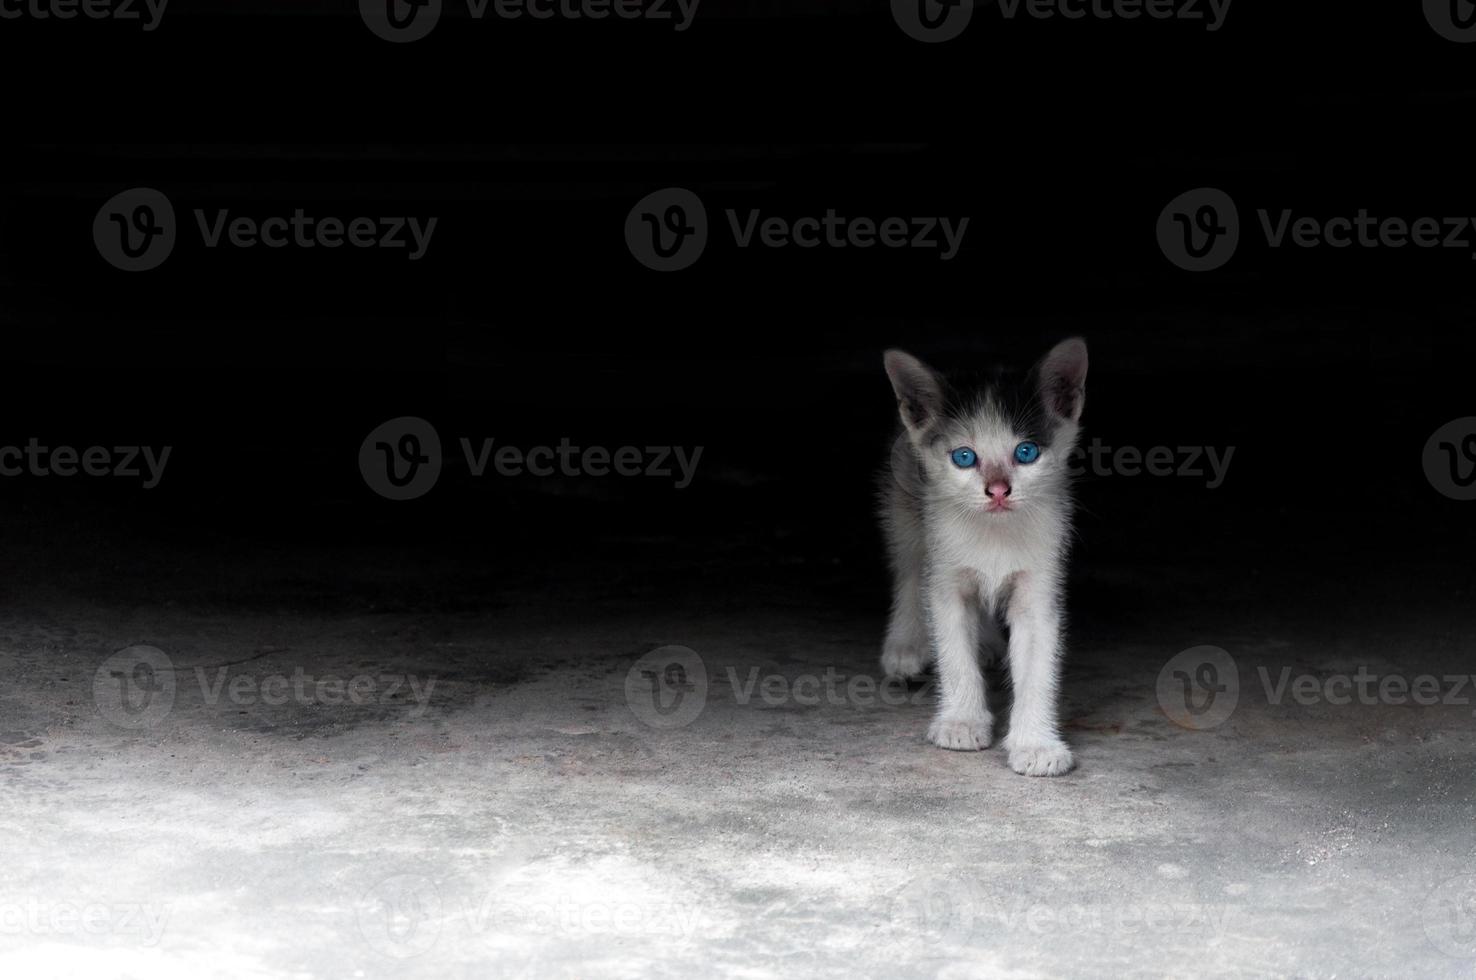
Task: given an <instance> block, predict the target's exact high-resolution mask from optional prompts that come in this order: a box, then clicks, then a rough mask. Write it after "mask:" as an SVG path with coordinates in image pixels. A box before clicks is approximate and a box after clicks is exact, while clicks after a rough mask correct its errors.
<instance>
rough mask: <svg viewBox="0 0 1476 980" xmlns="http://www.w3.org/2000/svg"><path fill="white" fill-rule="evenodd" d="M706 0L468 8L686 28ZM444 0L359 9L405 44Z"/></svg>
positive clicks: (370, 3)
mask: <svg viewBox="0 0 1476 980" xmlns="http://www.w3.org/2000/svg"><path fill="white" fill-rule="evenodd" d="M700 3H701V0H466V12H467V16H469V17H470V18H471V19H472V20H475V21H481V20H483V19H485V18H486V17H487V15H488V14H489V13H490V14H491V15H492V17H495V18H497V19H498V20H568V21H581V20H609V19H612V18H613V19H615V20H642V21H649V22H652V23H658V24H659V23H670V24H671V25H672V29H673V30H675V31H677V32H681V31H685V30H686V29H687V28H689V27H691V26H692V18H694V17H696V16H697V7H698V5H699V4H700ZM441 11H442V0H359V15H360V16H361V17H363V18H364V25H365V26H366V27H368V28H369V30H371V31H373V32H374V36H375V37H379V38H383V39H384V40H386V41H393V42H395V43H397V44H403V43H405V42H407V41H419V40H420V39H421V38H423V37H425V36H426V35H428V34H429V33H430V32H431V31H432V30H433V29H434V28H435V26H436V24H437V23H439V22H440V19H441Z"/></svg>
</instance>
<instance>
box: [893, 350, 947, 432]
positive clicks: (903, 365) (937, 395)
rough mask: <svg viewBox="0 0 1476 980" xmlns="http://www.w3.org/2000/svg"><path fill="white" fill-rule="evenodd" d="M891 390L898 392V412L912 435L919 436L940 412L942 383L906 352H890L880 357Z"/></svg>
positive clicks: (935, 373) (934, 373)
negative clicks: (889, 381) (884, 366)
mask: <svg viewBox="0 0 1476 980" xmlns="http://www.w3.org/2000/svg"><path fill="white" fill-rule="evenodd" d="M882 363H883V364H885V365H886V368H887V377H888V378H891V379H892V390H893V391H894V392H896V393H897V412H898V414H899V415H901V416H902V424H903V425H905V426H906V427H907V431H908V432H910V433H912V434H913V435H914V436H917V435H921V434H922V433H923V432H924V431H926V430H927V428H928V426H930V425H932V424H933V422H934V421H935V420H936V419H937V418H938V416H939V415H941V414H942V412H943V381H942V379H941V378H939V377H938V373H937V372H936V371H934V370H933V369H932V368H930V367H928V366H927V365H926V364H924V363H923V362H922V361H919V360H918V359H917V358H915V357H913V356H912V355H911V354H909V353H907V352H906V351H901V350H889V351H887V352H886V353H885V354H883V355H882Z"/></svg>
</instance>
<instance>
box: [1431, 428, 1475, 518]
mask: <svg viewBox="0 0 1476 980" xmlns="http://www.w3.org/2000/svg"><path fill="white" fill-rule="evenodd" d="M1423 462H1424V464H1425V479H1427V480H1429V481H1430V486H1432V487H1434V488H1435V489H1436V490H1439V491H1440V492H1441V493H1443V494H1445V495H1446V496H1447V497H1449V498H1451V499H1452V500H1476V416H1467V417H1466V418H1463V419H1455V420H1453V421H1451V422H1447V423H1445V424H1444V425H1442V426H1441V427H1440V428H1438V429H1436V430H1435V432H1434V434H1433V435H1431V436H1430V438H1429V439H1428V440H1426V442H1425V452H1424V457H1423Z"/></svg>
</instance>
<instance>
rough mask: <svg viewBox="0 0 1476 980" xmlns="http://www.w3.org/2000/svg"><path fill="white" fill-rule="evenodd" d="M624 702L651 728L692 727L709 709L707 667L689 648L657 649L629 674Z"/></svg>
mask: <svg viewBox="0 0 1476 980" xmlns="http://www.w3.org/2000/svg"><path fill="white" fill-rule="evenodd" d="M625 701H626V703H627V704H629V705H630V710H631V711H633V712H635V716H636V717H637V718H639V719H640V720H641V721H642V722H644V723H645V724H647V725H650V726H651V727H652V728H681V727H682V726H683V725H690V724H691V723H692V722H694V721H696V720H697V716H698V715H700V714H702V709H703V708H704V707H706V706H707V665H706V664H705V663H703V662H702V658H701V657H699V656H698V655H697V651H695V650H692V649H689V648H688V647H677V646H666V647H657V648H656V649H655V650H652V651H651V652H650V653H648V654H646V655H645V656H643V657H641V658H640V659H639V660H637V661H636V662H635V663H634V664H633V665H631V668H630V670H629V671H628V672H627V673H626V675H625Z"/></svg>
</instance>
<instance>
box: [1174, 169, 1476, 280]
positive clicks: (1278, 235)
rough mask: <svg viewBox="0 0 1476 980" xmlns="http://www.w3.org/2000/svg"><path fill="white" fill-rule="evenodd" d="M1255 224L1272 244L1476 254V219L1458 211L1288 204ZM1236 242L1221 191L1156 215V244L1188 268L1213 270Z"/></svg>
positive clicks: (1235, 219) (1189, 197)
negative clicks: (1309, 210) (1396, 213)
mask: <svg viewBox="0 0 1476 980" xmlns="http://www.w3.org/2000/svg"><path fill="white" fill-rule="evenodd" d="M1256 218H1257V224H1258V225H1259V226H1260V229H1261V234H1262V236H1263V237H1264V239H1265V242H1266V246H1267V247H1268V248H1272V249H1280V248H1285V247H1287V246H1291V247H1293V248H1302V249H1313V248H1323V247H1326V248H1331V249H1345V248H1359V249H1401V248H1406V247H1408V248H1422V249H1463V250H1465V251H1466V252H1467V253H1468V254H1470V256H1471V258H1472V259H1476V247H1473V240H1472V237H1471V235H1472V232H1473V231H1476V218H1473V217H1469V216H1465V215H1460V216H1443V217H1436V216H1430V215H1424V216H1418V217H1413V218H1405V217H1392V216H1391V217H1380V216H1378V215H1374V214H1370V213H1369V211H1368V209H1367V208H1359V209H1358V211H1357V212H1356V213H1355V214H1353V215H1352V216H1349V215H1346V214H1344V215H1334V216H1331V217H1317V216H1313V215H1307V214H1302V215H1298V214H1297V213H1296V212H1294V211H1293V210H1292V209H1290V208H1281V209H1280V210H1278V211H1276V212H1275V213H1274V214H1273V213H1272V212H1271V211H1270V210H1269V209H1267V208H1257V209H1256ZM1239 241H1240V220H1239V216H1238V212H1237V209H1236V206H1235V202H1234V201H1233V200H1231V199H1230V196H1229V195H1228V194H1226V193H1225V192H1224V191H1220V190H1216V189H1215V188H1213V187H1200V188H1197V189H1195V190H1192V191H1186V192H1184V193H1183V194H1180V195H1179V196H1178V197H1176V198H1174V199H1173V200H1172V201H1170V202H1169V203H1168V204H1167V205H1166V206H1165V207H1164V209H1163V211H1162V212H1160V214H1159V216H1158V244H1159V247H1160V248H1161V249H1162V250H1163V254H1164V256H1165V257H1166V258H1168V260H1169V261H1170V262H1172V263H1173V264H1174V265H1176V266H1178V267H1179V268H1181V269H1187V270H1189V271H1191V272H1205V271H1208V270H1210V269H1217V268H1219V267H1220V266H1222V265H1224V264H1225V263H1226V262H1228V261H1230V257H1231V256H1232V255H1234V254H1235V249H1236V246H1237V245H1238V244H1239Z"/></svg>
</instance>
